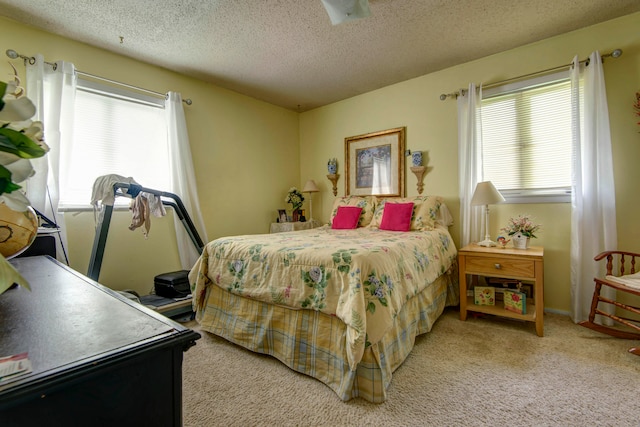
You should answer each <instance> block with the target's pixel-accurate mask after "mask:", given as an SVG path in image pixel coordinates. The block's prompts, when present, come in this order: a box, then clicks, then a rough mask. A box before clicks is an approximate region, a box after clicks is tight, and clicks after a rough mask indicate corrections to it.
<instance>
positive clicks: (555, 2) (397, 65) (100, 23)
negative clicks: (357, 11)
mask: <svg viewBox="0 0 640 427" xmlns="http://www.w3.org/2000/svg"><path fill="white" fill-rule="evenodd" d="M370 9H371V16H370V17H368V18H365V19H360V20H355V21H351V22H347V23H345V24H341V25H336V26H332V25H331V22H330V20H329V16H328V15H327V13H326V11H325V9H324V7H323V6H322V2H321V1H320V0H0V15H3V16H6V17H8V18H11V19H14V20H16V21H19V22H23V23H26V24H29V25H33V26H35V27H37V28H41V29H43V30H46V31H48V32H51V33H55V34H59V35H62V36H65V37H68V38H71V39H74V40H78V41H82V42H84V43H87V44H90V45H93V46H97V47H100V48H104V49H106V50H110V51H114V52H117V53H119V54H123V55H126V56H130V57H133V58H137V59H139V60H142V61H145V62H148V63H151V64H155V65H159V66H162V67H165V68H167V69H170V70H173V71H176V72H179V73H182V74H186V75H189V76H193V77H196V78H199V79H201V80H205V81H209V82H212V83H214V84H216V85H218V86H221V87H225V88H228V89H231V90H234V91H236V92H240V93H243V94H246V95H249V96H252V97H254V98H257V99H261V100H264V101H267V102H270V103H272V104H276V105H280V106H282V107H285V108H289V109H292V110H298V111H306V110H309V109H312V108H315V107H319V106H322V105H326V104H329V103H332V102H336V101H339V100H342V99H346V98H349V97H352V96H354V95H358V94H361V93H365V92H369V91H371V90H375V89H378V88H381V87H384V86H388V85H390V84H393V83H397V82H401V81H404V80H408V79H411V78H414V77H418V76H421V75H424V74H428V73H431V72H434V71H438V70H441V69H444V68H447V67H451V66H454V65H457V64H461V63H464V62H467V61H471V60H474V59H477V58H481V57H484V56H487V55H491V54H494V53H497V52H501V51H505V50H508V49H511V48H514V47H517V46H521V45H524V44H527V43H532V42H535V41H538V40H542V39H545V38H548V37H551V36H554V35H557V34H561V33H565V32H567V31H572V30H576V29H578V28H582V27H586V26H589V25H593V24H595V23H598V22H603V21H606V20H609V19H613V18H616V17H619V16H622V15H627V14H630V13H633V12H637V11H640V1H639V0H526V1H525V0H413V1H411V0H370ZM121 37H122V43H121ZM20 53H22V54H25V55H32V54H34V53H36V52H20ZM46 59H47V60H56V59H64V58H46Z"/></svg>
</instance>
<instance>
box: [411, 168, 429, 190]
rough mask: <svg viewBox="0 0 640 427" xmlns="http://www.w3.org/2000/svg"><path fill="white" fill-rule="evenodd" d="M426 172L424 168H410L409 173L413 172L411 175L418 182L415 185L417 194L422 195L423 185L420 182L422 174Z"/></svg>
mask: <svg viewBox="0 0 640 427" xmlns="http://www.w3.org/2000/svg"><path fill="white" fill-rule="evenodd" d="M426 170H427V168H426V167H425V166H412V167H411V172H413V174H414V175H415V176H416V179H417V180H418V184H417V188H418V194H422V190H423V189H424V184H423V182H422V179H423V178H424V173H425V171H426Z"/></svg>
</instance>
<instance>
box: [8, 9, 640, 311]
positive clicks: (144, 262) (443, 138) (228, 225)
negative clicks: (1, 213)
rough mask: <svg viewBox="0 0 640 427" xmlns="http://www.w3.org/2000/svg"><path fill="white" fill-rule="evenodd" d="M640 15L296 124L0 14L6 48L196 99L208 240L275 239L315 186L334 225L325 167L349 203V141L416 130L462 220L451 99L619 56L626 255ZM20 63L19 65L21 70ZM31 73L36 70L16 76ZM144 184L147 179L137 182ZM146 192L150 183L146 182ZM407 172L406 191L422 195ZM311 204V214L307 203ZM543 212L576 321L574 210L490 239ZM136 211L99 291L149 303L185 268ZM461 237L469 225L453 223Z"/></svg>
mask: <svg viewBox="0 0 640 427" xmlns="http://www.w3.org/2000/svg"><path fill="white" fill-rule="evenodd" d="M639 24H640V14H633V15H629V16H626V17H623V18H620V19H616V20H613V21H610V22H606V23H604V24H600V25H596V26H593V27H589V28H586V29H583V30H579V31H575V32H572V33H568V34H565V35H562V36H559V37H555V38H552V39H548V40H544V41H542V42H539V43H535V44H532V45H528V46H525V47H522V48H518V49H514V50H511V51H507V52H504V53H501V54H497V55H493V56H490V57H486V58H483V59H480V60H477V61H473V62H470V63H467V64H463V65H460V66H457V67H452V68H449V69H446V70H442V71H439V72H436V73H431V74H428V75H425V76H422V77H419V78H416V79H412V80H409V81H406V82H403V83H400V84H396V85H393V86H389V87H386V88H383V89H380V90H377V91H373V92H370V93H367V94H364V95H361V96H358V97H354V98H351V99H347V100H344V101H341V102H337V103H335V104H332V105H329V106H326V107H323V108H318V109H315V110H313V111H309V112H306V113H303V114H297V113H295V112H291V111H288V110H285V109H282V108H279V107H275V106H272V105H269V104H266V103H263V102H260V101H257V100H254V99H251V98H248V97H245V96H242V95H239V94H236V93H234V92H230V91H227V90H224V89H221V88H219V87H216V86H214V85H211V84H207V83H203V82H201V81H198V80H195V79H191V78H187V77H184V76H181V75H179V74H176V73H173V72H170V71H167V70H164V69H161V68H157V67H153V66H150V65H147V64H144V63H142V62H139V61H136V60H134V59H131V58H127V57H124V56H121V55H117V54H113V53H110V52H106V51H103V50H100V49H96V48H92V47H89V46H87V45H84V44H81V43H77V42H74V41H71V40H69V39H65V38H61V37H57V36H54V35H51V34H48V33H44V32H41V31H38V30H35V29H33V28H31V27H28V26H24V25H21V24H17V23H15V22H13V21H10V20H7V19H5V18H1V17H0V40H1V42H0V48H1V50H2V52H4V51H5V50H6V49H9V48H11V49H15V50H16V51H18V52H20V53H23V54H28V55H31V54H35V53H42V54H44V56H45V58H46V59H47V60H48V61H55V60H58V59H64V60H67V61H70V62H73V63H74V64H76V67H77V68H78V69H79V70H82V71H86V72H89V73H92V74H97V75H100V76H103V77H107V78H110V79H114V80H117V81H122V82H126V83H129V84H133V85H137V86H141V87H144V88H147V89H151V90H155V91H158V92H162V93H164V92H166V91H169V90H174V91H177V92H180V93H182V95H183V96H184V97H185V98H187V97H188V98H191V99H193V101H194V103H193V105H192V106H189V107H185V113H186V118H187V123H188V126H189V136H190V140H191V149H192V153H193V158H194V163H195V165H194V167H195V172H196V178H197V181H198V191H199V194H200V203H201V208H202V213H203V216H204V218H205V223H206V227H207V232H208V234H209V238H210V239H212V238H216V237H220V236H224V235H233V234H245V233H247V234H248V233H263V232H267V231H268V227H269V223H270V222H271V221H272V219H273V218H274V217H275V210H276V209H278V208H283V207H286V206H285V203H284V196H285V194H286V191H287V190H288V188H289V187H290V186H292V185H298V186H302V185H304V182H305V181H306V180H307V179H315V181H316V183H317V184H318V185H319V188H320V190H321V192H320V193H316V194H315V195H314V199H313V201H314V217H315V218H316V219H319V220H323V221H326V220H327V219H328V216H329V211H330V208H331V205H332V203H333V200H334V196H333V194H332V193H331V185H330V183H329V181H328V180H327V179H326V173H327V172H326V162H327V160H328V159H329V158H332V157H337V158H338V161H339V173H340V174H341V175H342V176H341V178H340V182H339V183H338V191H339V193H338V195H339V196H340V195H343V194H344V160H343V159H344V138H345V137H348V136H354V135H360V134H363V133H368V132H372V131H377V130H384V129H390V128H394V127H399V126H405V127H406V128H407V134H406V135H407V148H409V149H411V150H421V151H423V152H424V156H425V162H428V166H429V167H431V170H430V171H429V173H428V175H427V176H426V178H425V180H424V182H425V193H426V194H439V195H441V196H443V197H444V198H445V200H446V202H447V205H448V206H449V207H450V209H451V210H452V212H453V213H454V216H455V217H456V219H457V218H458V211H459V202H458V181H457V170H458V167H457V120H456V103H455V101H451V100H447V101H444V102H443V101H440V100H439V98H438V97H439V95H440V94H441V93H448V92H452V91H454V90H457V89H458V88H461V87H466V86H467V85H468V83H469V82H470V81H474V82H476V83H480V82H494V81H499V80H503V79H505V78H510V77H514V76H518V75H522V74H527V73H530V72H534V71H538V70H542V69H546V68H550V67H555V66H557V65H561V64H566V63H569V62H570V61H571V60H572V58H573V56H574V55H576V54H577V55H579V57H580V58H585V57H586V56H587V55H589V54H590V53H591V52H592V51H593V50H599V51H600V52H601V53H604V52H610V51H611V50H613V49H615V48H621V49H623V51H624V54H623V55H622V57H620V58H618V59H610V60H607V61H606V63H605V73H606V79H607V93H608V98H609V111H610V118H611V133H612V139H613V151H614V153H613V155H614V167H615V178H616V197H617V210H618V234H619V242H620V244H619V247H621V248H625V249H627V250H636V251H640V243H638V242H640V227H638V226H637V223H636V221H635V220H634V219H635V218H634V215H635V212H637V211H638V208H639V207H640V202H639V201H638V200H639V199H638V198H637V197H636V194H635V191H634V189H635V188H634V184H635V183H637V182H639V181H640V168H638V167H637V166H636V164H637V159H639V158H640V134H639V133H638V131H640V127H639V126H638V125H637V124H636V122H637V118H636V117H635V116H634V113H633V110H632V108H631V104H632V102H633V100H634V94H635V92H636V91H638V90H640V32H639V31H638V30H637V28H638V27H639ZM13 62H14V63H16V65H18V64H19V62H18V61H13ZM18 69H19V71H20V72H21V73H23V72H24V68H23V67H22V66H21V65H20V66H19V67H18ZM132 175H133V176H134V177H135V173H132ZM143 184H144V183H143ZM415 184H416V181H415V177H414V176H413V174H411V172H410V171H409V170H408V169H407V183H406V186H407V193H408V195H415V194H417V191H416V186H415ZM307 207H308V206H307ZM524 212H526V213H530V214H532V215H534V216H535V217H536V218H537V219H538V221H539V222H541V223H542V224H543V226H544V229H543V231H542V232H541V233H540V238H539V239H537V240H536V241H535V244H538V245H543V246H544V247H545V264H546V265H545V280H546V289H545V306H546V307H547V308H548V309H552V310H559V311H569V301H570V290H569V267H568V266H569V237H570V235H569V228H570V227H569V225H570V223H569V214H570V207H569V205H568V204H540V205H506V204H505V205H499V206H495V207H494V208H493V209H492V216H491V231H492V235H493V236H495V235H496V234H497V231H498V229H499V228H500V227H501V226H502V225H503V224H505V223H506V220H507V219H508V218H509V216H511V215H516V214H518V213H524ZM129 219H130V218H129V216H128V214H127V213H121V214H119V215H116V218H115V220H114V223H113V224H112V227H111V233H110V235H109V239H108V243H107V250H106V252H105V261H104V264H103V268H102V275H101V277H100V281H101V282H102V283H104V284H106V285H107V286H110V287H112V288H114V289H125V288H133V289H136V290H138V291H139V292H141V293H147V292H148V290H149V288H150V287H151V286H152V283H153V276H155V275H156V274H160V273H164V272H168V271H172V270H176V269H179V262H178V259H177V254H176V249H175V242H174V240H173V233H172V230H173V228H172V227H173V226H172V223H171V220H170V218H164V219H161V220H156V221H154V222H153V223H152V229H151V234H150V237H149V239H148V240H144V238H143V237H142V236H141V234H140V233H139V232H133V233H132V232H130V231H128V230H127V228H126V227H127V225H128V222H129ZM66 223H67V225H68V227H69V254H70V259H71V266H72V267H74V268H76V269H77V270H78V271H81V272H86V269H87V265H88V260H89V254H90V251H91V246H92V243H93V236H94V230H93V213H92V212H82V213H76V214H67V215H66ZM452 234H453V236H454V238H455V240H456V242H457V241H458V234H459V229H458V225H457V224H456V225H454V226H453V227H452Z"/></svg>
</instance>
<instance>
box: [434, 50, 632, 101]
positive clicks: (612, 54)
mask: <svg viewBox="0 0 640 427" xmlns="http://www.w3.org/2000/svg"><path fill="white" fill-rule="evenodd" d="M620 55H622V49H615V50H614V51H612V52H609V53H605V54H604V55H602V56H601V58H602V59H603V60H604V58H606V57H609V56H610V57H612V58H618V57H620ZM580 63H581V64H587V65H588V64H589V58H587V59H583V60H582V61H580ZM572 65H573V63H571V64H564V65H559V66H557V67H553V68H547V69H546V70H542V71H536V72H533V73H529V74H525V75H522V76H518V77H512V78H510V79H506V80H501V81H499V82H493V83H488V84H486V85H482V88H483V89H487V88H491V87H495V86H500V85H503V84H505V83H509V82H512V81H514V80H521V79H525V78H527V77H533V76H538V75H543V74H548V73H551V72H554V71H560V70H562V69H565V68H569V67H571V66H572ZM459 95H460V92H458V91H456V92H451V93H443V94H441V95H440V101H444V100H446V99H447V98H457V97H458V96H459Z"/></svg>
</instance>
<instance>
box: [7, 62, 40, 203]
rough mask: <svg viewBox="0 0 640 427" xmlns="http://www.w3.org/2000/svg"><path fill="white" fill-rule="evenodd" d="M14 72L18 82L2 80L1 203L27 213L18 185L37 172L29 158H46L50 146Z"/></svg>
mask: <svg viewBox="0 0 640 427" xmlns="http://www.w3.org/2000/svg"><path fill="white" fill-rule="evenodd" d="M12 67H13V65H12ZM13 71H14V80H12V81H10V82H7V83H5V82H3V81H0V95H2V96H1V97H0V202H2V203H4V204H6V205H7V206H8V207H9V208H11V209H13V210H15V211H20V212H23V211H25V210H27V207H28V206H29V200H28V199H27V198H26V196H25V195H24V194H23V192H22V191H21V188H22V187H21V186H20V185H18V184H20V183H21V182H23V181H25V180H27V179H28V178H30V177H31V176H33V174H34V173H35V172H34V170H33V167H32V166H31V161H30V160H29V159H33V158H37V157H42V156H44V155H45V154H46V153H47V151H49V147H48V146H47V145H46V144H45V143H44V141H43V135H44V133H43V127H42V123H41V122H38V121H35V122H34V121H31V118H32V117H33V116H34V115H35V113H36V107H35V106H34V105H33V103H32V102H31V100H30V99H29V98H27V97H26V96H25V90H24V88H22V87H21V86H20V79H19V78H18V74H17V72H16V69H15V68H13Z"/></svg>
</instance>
